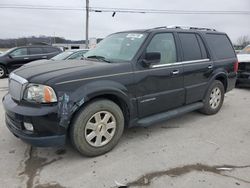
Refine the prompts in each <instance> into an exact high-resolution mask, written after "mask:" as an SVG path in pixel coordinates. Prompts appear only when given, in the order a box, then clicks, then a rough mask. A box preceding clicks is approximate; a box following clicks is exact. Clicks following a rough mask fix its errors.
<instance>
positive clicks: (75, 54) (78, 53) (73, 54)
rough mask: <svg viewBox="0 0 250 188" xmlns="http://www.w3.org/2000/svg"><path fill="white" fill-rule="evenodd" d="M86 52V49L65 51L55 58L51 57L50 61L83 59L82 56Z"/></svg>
mask: <svg viewBox="0 0 250 188" xmlns="http://www.w3.org/2000/svg"><path fill="white" fill-rule="evenodd" d="M86 52H88V49H77V50H67V51H65V52H62V53H60V54H58V55H56V56H55V57H52V58H51V60H53V61H58V60H70V59H78V60H79V59H81V58H83V57H84V54H85V53H86Z"/></svg>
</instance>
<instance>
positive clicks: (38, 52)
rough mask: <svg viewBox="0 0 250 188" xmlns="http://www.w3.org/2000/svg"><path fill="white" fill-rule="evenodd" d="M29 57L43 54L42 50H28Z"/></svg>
mask: <svg viewBox="0 0 250 188" xmlns="http://www.w3.org/2000/svg"><path fill="white" fill-rule="evenodd" d="M29 52H30V55H39V54H43V50H42V48H29Z"/></svg>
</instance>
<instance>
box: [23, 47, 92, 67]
mask: <svg viewBox="0 0 250 188" xmlns="http://www.w3.org/2000/svg"><path fill="white" fill-rule="evenodd" d="M87 51H88V49H75V50H67V51H65V52H62V53H60V54H58V55H56V56H54V57H52V58H51V59H40V60H36V61H32V62H30V63H28V64H26V65H25V66H33V65H34V64H37V65H38V64H42V63H45V62H47V61H61V60H73V59H76V60H77V59H78V60H79V59H82V58H83V57H84V54H85V53H86V52H87Z"/></svg>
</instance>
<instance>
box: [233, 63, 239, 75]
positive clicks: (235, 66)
mask: <svg viewBox="0 0 250 188" xmlns="http://www.w3.org/2000/svg"><path fill="white" fill-rule="evenodd" d="M238 70H239V61H236V62H235V63H234V72H238Z"/></svg>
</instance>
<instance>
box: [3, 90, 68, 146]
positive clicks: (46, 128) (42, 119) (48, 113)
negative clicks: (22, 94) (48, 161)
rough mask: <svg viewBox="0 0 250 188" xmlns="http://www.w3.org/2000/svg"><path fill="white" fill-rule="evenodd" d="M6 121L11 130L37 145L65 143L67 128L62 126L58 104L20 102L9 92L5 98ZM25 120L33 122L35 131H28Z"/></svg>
mask: <svg viewBox="0 0 250 188" xmlns="http://www.w3.org/2000/svg"><path fill="white" fill-rule="evenodd" d="M3 106H4V108H5V112H6V113H5V122H6V125H7V127H8V128H9V130H10V131H11V132H12V133H13V134H14V135H15V136H17V137H19V138H20V139H22V140H23V141H25V142H27V143H29V144H31V145H33V146H37V147H49V146H60V145H64V144H65V139H66V128H65V127H62V126H60V124H59V122H60V119H59V118H58V116H57V106H56V105H54V106H35V105H27V104H21V103H20V104H18V103H17V102H15V101H14V100H13V99H12V98H11V96H10V95H9V94H7V95H6V96H4V98H3ZM24 122H26V123H31V124H32V125H33V128H34V131H32V132H31V131H28V130H26V129H25V127H24Z"/></svg>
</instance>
